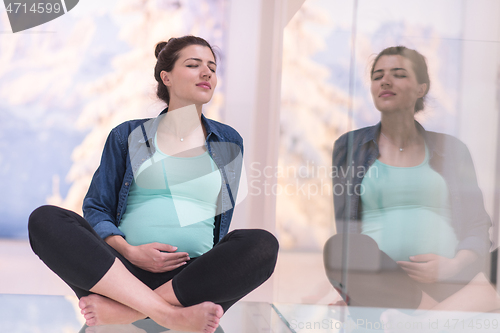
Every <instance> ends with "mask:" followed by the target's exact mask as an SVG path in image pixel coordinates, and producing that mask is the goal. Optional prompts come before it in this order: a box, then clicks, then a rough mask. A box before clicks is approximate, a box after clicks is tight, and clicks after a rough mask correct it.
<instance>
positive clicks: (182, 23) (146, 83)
mask: <svg viewBox="0 0 500 333" xmlns="http://www.w3.org/2000/svg"><path fill="white" fill-rule="evenodd" d="M226 6H227V1H226V0H168V1H167V0H161V1H160V0H120V1H119V2H117V4H116V8H115V9H114V10H113V12H112V13H111V14H112V15H113V17H114V19H115V21H116V22H117V24H118V26H119V28H120V31H119V38H120V39H122V40H123V41H125V42H126V43H127V44H128V45H129V46H130V51H128V52H126V53H123V54H120V55H118V56H115V57H114V58H113V59H112V66H113V69H112V71H111V72H110V73H108V74H105V75H103V76H102V77H101V78H100V79H98V80H95V81H94V82H92V83H91V84H89V85H88V86H87V87H86V90H85V95H86V97H87V100H88V102H87V103H86V105H84V106H83V110H82V112H81V114H80V116H79V118H78V123H77V124H78V126H79V127H80V128H82V129H87V128H91V129H92V130H91V131H90V133H89V134H88V135H87V136H86V137H85V139H84V140H83V142H82V143H81V144H80V145H79V146H78V147H76V148H75V150H74V151H73V154H72V160H73V165H72V167H71V169H70V171H69V174H68V176H67V181H69V182H71V183H72V185H71V188H70V190H69V192H68V195H67V196H66V197H65V198H64V199H63V198H61V196H60V195H59V194H58V191H57V189H56V190H55V191H54V192H55V193H54V194H53V195H52V196H51V197H50V198H48V202H49V203H51V204H56V205H60V206H63V207H65V208H68V209H71V210H74V211H76V212H79V213H81V206H82V201H83V198H84V196H85V194H86V192H87V189H88V186H89V184H90V180H91V178H92V175H93V173H94V172H95V170H96V169H97V167H98V165H99V160H100V155H101V152H102V148H103V146H104V142H105V140H106V137H107V135H108V134H109V132H110V130H111V129H112V128H113V127H115V126H116V125H118V124H120V123H122V122H124V121H126V120H129V119H134V118H144V117H155V116H156V115H157V114H158V113H159V112H160V111H161V110H162V109H163V108H164V107H165V105H164V103H163V102H161V101H159V100H158V98H157V97H156V81H155V80H154V76H153V71H154V66H155V63H156V59H155V56H154V49H155V45H156V43H158V42H160V41H163V40H165V41H166V40H168V39H169V38H170V37H179V36H183V35H187V34H192V35H196V36H200V37H203V38H205V39H206V40H208V41H209V43H211V44H212V45H215V46H217V47H219V48H221V49H223V41H224V31H225V29H226V27H225V24H226V23H225V21H224V13H225V12H226V10H225V9H226ZM98 33H99V32H98ZM219 54H220V53H219ZM220 55H221V54H220ZM221 58H222V55H221ZM220 60H223V59H219V61H220ZM221 67H222V68H223V66H221ZM222 73H223V72H222V71H219V72H218V75H219V77H220V76H221V74H222ZM221 85H223V78H220V79H219V84H218V86H219V89H217V90H218V91H216V93H215V95H214V97H213V99H212V102H211V103H210V104H209V105H207V106H206V107H205V109H204V113H205V114H206V115H207V116H209V117H211V118H214V119H218V116H219V113H220V111H221V107H222V101H223V96H222V93H221V91H223V89H221V88H220V86H221ZM56 183H57V182H56Z"/></svg>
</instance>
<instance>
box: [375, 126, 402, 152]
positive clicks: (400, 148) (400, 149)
mask: <svg viewBox="0 0 500 333" xmlns="http://www.w3.org/2000/svg"><path fill="white" fill-rule="evenodd" d="M380 134H382V135H383V136H384V138H386V139H387V141H389V142H390V143H391V144H392V145H393V146H395V147H397V145H395V144H394V142H392V140H391V139H389V138H388V137H386V136H385V134H384V133H383V132H382V131H380ZM403 150H405V149H404V148H403V147H399V151H400V152H401V153H402V152H403Z"/></svg>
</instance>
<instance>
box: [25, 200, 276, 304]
mask: <svg viewBox="0 0 500 333" xmlns="http://www.w3.org/2000/svg"><path fill="white" fill-rule="evenodd" d="M28 230H29V239H30V244H31V248H32V249H33V252H35V253H36V254H37V255H38V257H40V259H41V260H42V261H43V262H44V263H45V264H46V265H47V266H48V267H49V268H50V269H51V270H52V271H54V272H55V273H56V274H57V275H58V276H59V277H60V278H61V279H63V280H64V281H65V282H66V283H67V284H68V285H69V286H70V287H71V288H72V289H73V290H74V291H75V293H76V295H77V296H78V298H81V297H83V296H87V295H89V294H91V292H90V291H89V290H90V289H91V288H92V287H93V286H94V285H95V284H96V283H97V282H98V281H99V280H100V279H101V278H102V277H103V276H104V275H105V274H106V272H107V271H108V270H109V268H110V267H111V265H113V263H114V261H115V258H118V259H120V261H121V262H122V263H123V264H124V265H125V267H127V269H128V270H129V271H130V272H131V273H132V274H133V275H134V276H135V277H136V278H138V279H139V280H141V281H142V282H143V283H144V284H146V285H147V286H148V287H149V288H151V289H153V290H154V289H156V288H158V287H160V286H161V285H163V284H165V283H166V282H168V281H170V280H172V287H173V289H174V292H175V295H176V297H177V299H178V300H179V302H180V303H181V304H182V305H183V306H192V305H195V304H199V303H202V302H204V301H211V302H214V303H217V304H220V305H221V306H222V308H223V309H224V311H226V310H227V309H228V308H229V307H230V306H231V305H233V304H234V303H236V302H237V301H238V300H239V299H241V298H242V297H243V296H245V295H247V294H248V293H249V292H251V291H252V290H254V289H255V288H257V287H258V286H260V285H261V284H262V283H263V282H264V281H266V280H267V279H268V278H269V277H270V276H271V274H272V273H273V271H274V267H275V265H276V260H277V256H278V241H277V240H276V238H275V237H274V236H273V235H272V234H271V233H269V232H267V231H265V230H260V229H248V230H235V231H232V232H230V233H229V234H227V235H226V236H225V237H224V238H222V240H221V241H220V242H219V243H217V244H216V245H215V246H214V248H213V249H211V250H210V251H208V252H207V253H205V254H203V255H202V256H200V257H197V258H191V260H189V261H188V262H187V263H186V264H185V265H183V266H181V267H179V268H177V269H175V270H173V271H169V272H164V273H152V272H149V271H145V270H143V269H140V268H138V267H137V266H134V265H133V264H132V263H130V262H129V261H128V260H127V259H126V258H125V257H123V256H122V255H121V254H120V253H118V251H116V250H115V249H113V248H112V247H111V246H110V245H108V244H107V243H106V242H105V241H104V240H103V239H102V238H101V237H100V236H99V235H97V233H96V232H95V231H94V229H93V228H92V227H91V226H90V224H89V223H88V222H87V221H86V220H85V219H84V218H83V217H81V216H80V215H78V214H76V213H74V212H72V211H69V210H66V209H62V208H59V207H55V206H42V207H39V208H37V209H36V210H35V211H34V212H33V213H32V214H31V215H30V218H29V224H28ZM131 292H132V291H131Z"/></svg>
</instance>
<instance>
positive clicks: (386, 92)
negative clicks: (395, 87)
mask: <svg viewBox="0 0 500 333" xmlns="http://www.w3.org/2000/svg"><path fill="white" fill-rule="evenodd" d="M394 95H396V94H395V93H393V92H392V91H382V92H381V93H380V95H378V97H390V96H394Z"/></svg>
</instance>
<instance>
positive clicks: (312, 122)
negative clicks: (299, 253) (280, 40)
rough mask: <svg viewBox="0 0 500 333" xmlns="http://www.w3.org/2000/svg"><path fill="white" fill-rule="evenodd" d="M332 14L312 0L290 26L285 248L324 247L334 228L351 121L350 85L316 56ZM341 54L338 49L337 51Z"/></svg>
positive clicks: (281, 220) (282, 218) (280, 225)
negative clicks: (338, 169)
mask: <svg viewBox="0 0 500 333" xmlns="http://www.w3.org/2000/svg"><path fill="white" fill-rule="evenodd" d="M329 24H330V22H329V17H328V15H327V14H326V13H325V12H324V11H323V10H322V9H321V8H320V7H316V6H315V5H314V3H313V2H311V1H306V2H305V3H304V5H303V6H302V8H301V9H300V10H299V11H298V12H297V14H295V16H294V17H293V18H292V20H291V21H290V22H289V23H288V25H287V26H286V28H285V31H284V44H283V77H282V88H281V89H282V90H281V91H282V92H281V141H280V156H279V161H278V170H277V173H278V184H277V186H276V188H274V189H273V192H274V193H276V194H277V207H276V210H277V230H278V235H279V239H280V244H281V247H282V248H283V249H297V250H318V249H321V248H322V247H323V244H324V243H325V241H326V240H327V239H328V237H329V236H330V235H331V234H332V227H333V222H334V219H333V205H332V200H333V197H332V193H331V190H332V186H331V177H330V173H331V154H332V147H333V142H334V141H335V139H336V138H337V137H338V136H339V134H342V133H343V132H344V131H345V129H346V125H347V118H346V116H345V109H346V108H347V103H348V96H347V93H346V92H345V91H342V90H341V89H340V88H338V87H335V86H334V85H332V84H331V83H329V82H328V79H329V76H330V70H329V69H328V68H327V67H326V66H324V65H322V64H319V63H317V62H315V61H314V60H313V59H312V57H313V56H314V55H315V54H316V53H317V52H319V51H321V50H323V49H324V48H325V44H324V40H323V39H322V38H321V37H320V36H319V35H318V34H317V33H316V32H315V31H314V27H315V26H320V27H325V26H328V25H329ZM333 56H335V55H332V57H333Z"/></svg>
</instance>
